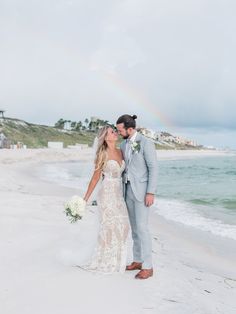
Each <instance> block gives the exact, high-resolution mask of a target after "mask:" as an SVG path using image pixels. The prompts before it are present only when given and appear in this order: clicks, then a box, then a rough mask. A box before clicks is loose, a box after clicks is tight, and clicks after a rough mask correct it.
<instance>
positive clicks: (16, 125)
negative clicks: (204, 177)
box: [0, 118, 203, 150]
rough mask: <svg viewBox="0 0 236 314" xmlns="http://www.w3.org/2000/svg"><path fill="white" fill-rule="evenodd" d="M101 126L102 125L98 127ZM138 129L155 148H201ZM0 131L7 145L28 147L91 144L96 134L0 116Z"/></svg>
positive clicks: (177, 138)
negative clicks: (19, 143)
mask: <svg viewBox="0 0 236 314" xmlns="http://www.w3.org/2000/svg"><path fill="white" fill-rule="evenodd" d="M99 121H102V120H99ZM94 123H96V122H94ZM101 126H102V125H100V126H98V127H101ZM92 127H93V126H92ZM139 131H140V132H141V133H142V134H143V135H145V136H147V137H149V138H151V139H152V140H153V141H154V142H155V145H156V148H157V149H170V150H171V149H186V150H187V149H202V148H203V147H202V146H201V145H195V144H192V141H187V140H185V139H180V138H179V137H175V136H173V135H171V134H169V133H167V132H161V133H159V134H152V132H151V131H150V130H148V129H144V128H143V129H141V128H140V129H139ZM1 133H3V134H4V136H5V137H6V138H7V141H6V142H7V147H9V146H10V145H11V144H17V142H21V143H23V144H24V145H27V147H28V148H43V147H47V145H48V142H49V141H55V142H63V143H64V147H67V146H68V145H75V144H76V143H80V144H88V145H89V146H92V144H93V141H94V137H95V135H96V129H89V128H87V129H86V128H85V127H83V129H81V130H77V131H76V130H67V129H63V128H56V127H53V126H47V125H39V124H33V123H28V122H26V121H23V120H19V119H13V118H0V134H1ZM5 146H6V145H5Z"/></svg>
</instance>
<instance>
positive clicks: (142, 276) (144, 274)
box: [135, 268, 153, 279]
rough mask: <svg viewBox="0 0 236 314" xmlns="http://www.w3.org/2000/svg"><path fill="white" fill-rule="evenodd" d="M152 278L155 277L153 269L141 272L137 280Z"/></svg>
mask: <svg viewBox="0 0 236 314" xmlns="http://www.w3.org/2000/svg"><path fill="white" fill-rule="evenodd" d="M151 276H153V268H150V269H142V270H140V272H138V273H137V275H136V276H135V278H136V279H147V278H149V277H151Z"/></svg>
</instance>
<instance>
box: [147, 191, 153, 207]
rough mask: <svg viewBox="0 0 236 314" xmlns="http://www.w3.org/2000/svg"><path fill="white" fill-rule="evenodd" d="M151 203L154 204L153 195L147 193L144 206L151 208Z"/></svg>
mask: <svg viewBox="0 0 236 314" xmlns="http://www.w3.org/2000/svg"><path fill="white" fill-rule="evenodd" d="M153 203H154V194H151V193H147V194H146V196H145V205H146V206H147V207H149V206H152V204H153Z"/></svg>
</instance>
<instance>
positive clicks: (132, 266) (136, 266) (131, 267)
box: [126, 262, 142, 270]
mask: <svg viewBox="0 0 236 314" xmlns="http://www.w3.org/2000/svg"><path fill="white" fill-rule="evenodd" d="M136 269H142V263H137V262H133V263H131V264H130V265H128V266H126V270H136Z"/></svg>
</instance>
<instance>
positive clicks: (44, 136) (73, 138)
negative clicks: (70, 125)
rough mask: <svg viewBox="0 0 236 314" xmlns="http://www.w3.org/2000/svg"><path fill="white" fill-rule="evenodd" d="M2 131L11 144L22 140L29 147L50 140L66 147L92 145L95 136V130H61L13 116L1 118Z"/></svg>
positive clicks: (34, 146)
mask: <svg viewBox="0 0 236 314" xmlns="http://www.w3.org/2000/svg"><path fill="white" fill-rule="evenodd" d="M1 132H2V133H3V134H4V135H5V136H6V137H7V140H8V142H9V143H10V144H17V142H22V143H23V144H25V145H27V147H28V148H42V147H47V143H48V142H49V141H56V142H63V143H64V147H67V146H68V145H74V144H76V143H81V144H88V145H92V143H93V140H94V137H95V133H94V132H89V131H67V130H61V129H57V128H55V127H52V126H46V125H39V124H33V123H28V122H26V121H23V120H19V119H12V118H5V119H3V118H0V133H1Z"/></svg>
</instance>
